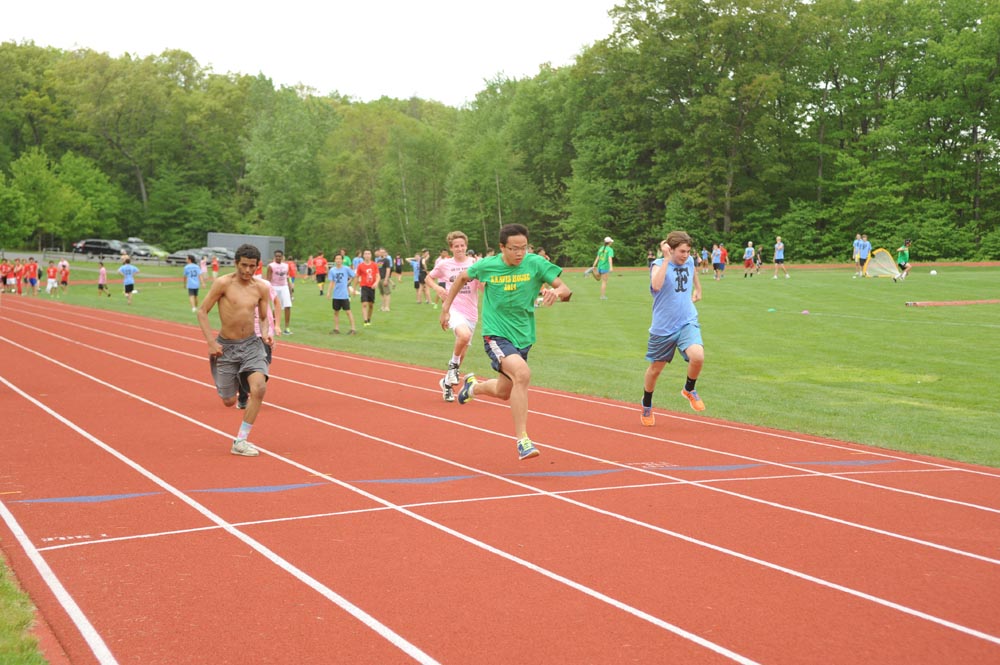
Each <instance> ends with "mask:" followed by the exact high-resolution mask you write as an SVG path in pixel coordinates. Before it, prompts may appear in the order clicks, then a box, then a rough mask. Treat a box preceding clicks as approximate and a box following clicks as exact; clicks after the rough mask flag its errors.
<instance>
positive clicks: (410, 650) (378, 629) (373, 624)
mask: <svg viewBox="0 0 1000 665" xmlns="http://www.w3.org/2000/svg"><path fill="white" fill-rule="evenodd" d="M32 353H35V352H34V351H32ZM58 364H60V365H62V363H58ZM62 366H63V367H66V366H65V365H62ZM69 369H72V368H69ZM74 371H77V373H79V374H81V375H83V373H82V372H79V371H78V370H74ZM84 376H85V375H84ZM0 383H3V384H4V385H5V386H7V387H8V388H10V389H11V390H12V391H14V392H15V393H17V394H18V395H20V396H21V397H22V398H23V399H24V400H26V401H27V402H29V403H31V404H33V405H34V406H36V407H37V408H39V409H40V410H42V411H44V412H45V413H47V414H48V415H49V416H50V417H52V418H54V419H55V420H58V421H59V422H60V423H62V424H63V425H65V426H66V427H68V428H69V429H71V430H73V431H74V432H76V433H77V434H79V435H80V436H81V437H83V438H85V439H86V440H88V441H90V442H91V443H92V444H94V445H95V446H97V447H98V448H100V449H101V450H103V451H104V452H106V453H108V454H109V455H111V456H112V457H114V458H115V459H117V460H118V461H120V462H122V463H123V464H125V465H126V466H128V467H129V468H131V469H132V470H133V471H135V472H137V473H139V474H140V475H142V476H144V477H145V478H146V479H148V480H149V481H151V482H152V483H154V484H155V485H158V486H159V487H161V488H163V489H164V490H166V491H167V492H169V493H170V494H172V495H174V496H175V497H177V498H178V499H180V500H181V501H183V502H184V503H186V504H187V505H188V506H190V507H191V508H193V509H194V510H196V511H197V512H199V513H201V514H202V515H203V516H204V517H205V518H207V519H208V520H209V521H210V522H212V523H214V524H215V525H216V526H218V527H220V528H221V529H223V530H224V531H226V532H227V533H228V534H229V535H231V536H233V537H234V538H237V539H239V540H240V541H242V542H243V543H245V544H246V545H248V546H249V547H251V548H253V549H254V550H256V551H257V552H258V553H259V554H260V555H262V556H263V557H264V558H265V559H267V560H268V561H270V562H271V563H272V564H274V565H275V566H277V567H279V568H281V569H282V570H284V571H285V572H287V573H289V574H290V575H291V576H292V577H294V578H295V579H297V580H299V581H300V582H302V583H303V584H305V585H306V586H308V587H309V588H310V589H312V590H313V591H315V592H316V593H318V594H320V595H321V596H323V597H324V598H326V599H327V600H329V601H331V602H332V603H334V604H335V605H337V607H339V608H341V609H342V610H344V611H345V612H347V613H348V614H350V615H351V616H352V617H354V618H355V619H357V620H358V621H360V622H361V623H363V624H365V625H366V626H368V627H369V628H371V629H372V630H373V631H374V632H375V633H377V634H378V635H379V636H380V637H382V638H383V639H385V640H386V641H388V642H389V643H391V644H392V645H393V646H395V647H396V648H398V649H399V650H400V651H402V652H403V653H405V654H406V655H408V656H409V657H411V658H413V659H414V660H416V661H417V662H419V663H427V664H428V665H430V664H432V663H437V661H436V660H434V659H433V658H431V657H430V656H429V655H427V654H425V653H424V652H423V651H421V650H420V649H418V648H417V647H416V646H415V645H413V644H412V643H410V642H408V641H407V640H405V639H404V638H403V637H402V636H401V635H399V634H397V633H396V632H395V631H393V630H392V629H391V628H389V627H388V626H386V625H385V624H383V623H382V622H381V621H378V620H377V619H376V618H375V617H373V616H372V615H370V614H368V613H367V612H365V611H364V610H362V609H361V608H360V607H358V606H357V605H355V604H354V603H352V602H350V601H349V600H347V599H346V598H344V597H343V596H341V595H340V594H338V593H336V592H335V591H333V590H332V589H330V588H329V587H327V586H326V585H324V584H322V583H321V582H319V581H318V580H317V579H315V578H314V577H312V576H311V575H309V574H307V573H306V572H305V571H303V570H301V569H299V568H298V567H296V566H294V565H292V564H291V562H289V561H287V560H286V559H284V558H282V557H281V556H278V554H277V553H275V552H274V551H273V550H271V549H270V548H268V547H267V546H266V545H264V544H263V543H261V542H259V541H257V540H255V539H254V538H252V537H250V536H248V535H246V534H245V533H243V532H242V531H240V530H238V529H236V528H235V527H234V526H233V525H232V524H230V523H228V522H227V521H226V520H224V519H222V518H221V517H220V516H218V515H216V514H215V513H213V512H212V511H211V510H209V509H208V508H206V507H205V506H203V505H202V504H200V503H199V502H197V501H195V500H194V499H192V498H191V497H190V496H188V495H187V494H185V493H184V492H182V491H180V490H179V489H177V488H176V487H174V486H173V485H171V484H170V483H168V482H167V481H165V480H163V479H162V478H160V477H159V476H157V475H156V474H154V473H153V472H151V471H149V470H148V469H146V468H145V467H143V466H142V465H141V464H139V463H138V462H135V461H133V460H132V459H131V458H129V457H127V456H125V455H124V454H122V453H120V452H119V451H117V450H115V449H114V448H113V447H111V446H109V445H108V444H106V443H104V442H103V441H101V440H100V439H98V438H97V437H95V436H94V435H92V434H91V433H90V432H88V431H86V430H84V429H83V428H82V427H80V426H78V425H77V424H76V423H74V422H72V421H71V420H69V419H68V418H66V417H64V416H63V415H61V414H59V413H57V412H56V411H54V410H52V409H51V408H49V407H48V406H46V405H45V404H43V403H42V402H40V401H38V400H37V399H35V398H34V397H32V396H31V395H29V394H28V393H26V392H24V391H23V390H21V389H20V388H18V387H17V386H15V385H14V384H12V383H11V382H10V381H8V380H7V379H6V378H5V377H4V376H0ZM101 383H103V382H101ZM105 385H107V384H105ZM109 387H110V386H109ZM121 392H124V391H121ZM126 394H127V393H126ZM142 401H144V402H147V403H150V404H151V402H148V401H147V400H142ZM39 558H40V555H39ZM67 598H68V594H67ZM70 600H72V599H71V598H70ZM85 637H86V635H85Z"/></svg>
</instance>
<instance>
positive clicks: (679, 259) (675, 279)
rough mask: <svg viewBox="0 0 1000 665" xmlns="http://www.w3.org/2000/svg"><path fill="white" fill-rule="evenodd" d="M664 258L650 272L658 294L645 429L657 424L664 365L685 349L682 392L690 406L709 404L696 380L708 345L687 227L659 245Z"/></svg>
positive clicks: (644, 396) (651, 333)
mask: <svg viewBox="0 0 1000 665" xmlns="http://www.w3.org/2000/svg"><path fill="white" fill-rule="evenodd" d="M660 251H661V252H663V258H662V259H657V260H656V262H655V263H654V264H653V268H652V270H650V271H649V292H650V294H652V296H653V323H652V325H651V326H650V328H649V342H648V343H647V346H646V360H647V361H648V362H649V367H647V368H646V375H645V377H644V379H643V386H642V389H643V393H642V414H641V415H640V416H639V422H641V423H642V425H643V426H645V427H652V426H653V425H655V424H656V417H655V416H654V415H653V391H654V390H655V389H656V381H657V379H659V378H660V372H662V371H663V368H664V366H665V365H666V364H667V363H669V362H670V361H671V360H673V358H674V352H675V351H680V353H681V357H682V358H684V360H685V362H687V363H688V370H687V381H686V382H685V384H684V389H683V390H682V391H681V395H683V396H684V397H685V398H686V399H687V400H688V402H689V403H690V404H691V408H692V409H694V410H695V411H704V410H705V403H704V402H703V401H702V400H701V398H700V397H698V391H697V390H695V382H696V381H697V380H698V376H699V375H700V374H701V368H702V366H703V365H704V363H705V347H704V345H703V343H702V341H701V326H700V325H699V324H698V310H697V309H695V306H694V304H695V303H696V302H698V301H699V300H701V282H700V281H699V279H698V271H697V270H696V269H695V265H694V259H693V258H692V257H691V236H689V235H688V234H687V233H685V232H684V231H671V232H670V234H669V235H668V236H667V239H666V240H664V241H663V242H661V243H660Z"/></svg>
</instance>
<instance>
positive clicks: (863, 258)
mask: <svg viewBox="0 0 1000 665" xmlns="http://www.w3.org/2000/svg"><path fill="white" fill-rule="evenodd" d="M871 253H872V244H871V243H870V242H868V234H867V233H862V234H861V243H860V244H859V245H858V266H859V269H858V274H857V275H855V277H867V276H868V273H867V271H866V270H865V264H866V263H868V256H869V255H870V254H871Z"/></svg>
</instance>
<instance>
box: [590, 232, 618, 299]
mask: <svg viewBox="0 0 1000 665" xmlns="http://www.w3.org/2000/svg"><path fill="white" fill-rule="evenodd" d="M613 242H614V240H612V239H611V236H608V237H606V238H605V239H604V244H603V245H602V246H601V248H600V249H598V250H597V256H595V257H594V265H592V266H591V268H592V269H594V270H596V271H597V274H598V275H599V277H600V279H601V300H607V299H608V294H607V291H608V277H609V276H610V275H611V273H612V272H613V271H614V269H615V250H614V249H612V248H611V243H613Z"/></svg>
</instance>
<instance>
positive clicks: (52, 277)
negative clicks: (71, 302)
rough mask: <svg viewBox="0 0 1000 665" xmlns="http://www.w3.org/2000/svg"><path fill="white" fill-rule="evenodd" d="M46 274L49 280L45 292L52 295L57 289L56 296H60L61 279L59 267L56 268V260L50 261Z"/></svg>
mask: <svg viewBox="0 0 1000 665" xmlns="http://www.w3.org/2000/svg"><path fill="white" fill-rule="evenodd" d="M45 276H46V277H47V278H48V281H47V282H46V283H45V293H47V294H49V296H51V295H52V292H53V291H55V294H56V298H58V297H59V279H58V277H59V269H58V268H56V264H55V262H54V261H49V267H48V268H46V269H45Z"/></svg>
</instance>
